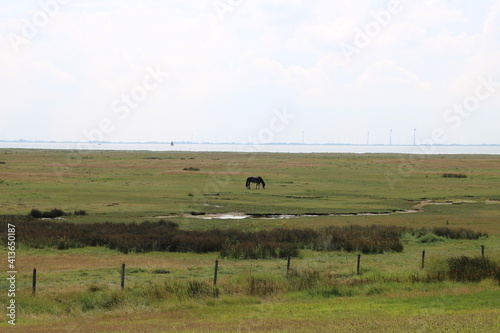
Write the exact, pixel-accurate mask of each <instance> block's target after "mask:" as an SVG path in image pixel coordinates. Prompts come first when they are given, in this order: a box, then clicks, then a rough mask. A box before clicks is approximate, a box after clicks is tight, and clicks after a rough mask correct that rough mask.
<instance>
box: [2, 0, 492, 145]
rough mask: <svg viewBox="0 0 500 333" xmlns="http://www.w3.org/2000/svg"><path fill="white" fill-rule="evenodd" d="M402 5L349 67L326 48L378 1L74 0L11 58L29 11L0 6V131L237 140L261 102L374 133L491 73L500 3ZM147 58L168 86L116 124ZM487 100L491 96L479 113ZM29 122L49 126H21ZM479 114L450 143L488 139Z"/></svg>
mask: <svg viewBox="0 0 500 333" xmlns="http://www.w3.org/2000/svg"><path fill="white" fill-rule="evenodd" d="M401 3H402V7H403V10H402V11H401V13H399V14H397V15H394V16H393V17H392V18H391V22H390V24H389V25H388V26H387V27H383V29H381V31H380V34H378V35H377V36H375V37H374V38H373V40H372V41H371V43H370V44H369V45H368V46H367V47H366V48H362V49H360V50H359V54H356V56H355V57H354V58H353V61H352V62H351V63H348V62H346V61H345V57H344V56H343V54H342V52H341V51H340V49H339V45H340V44H341V43H342V42H346V41H348V42H349V41H351V42H352V40H353V38H354V34H355V32H356V29H363V28H364V27H365V26H366V24H367V23H368V22H371V21H373V20H374V18H373V12H377V11H380V10H386V9H387V2H386V1H369V0H363V1H351V0H341V1H329V0H311V1H307V2H306V1H301V0H272V1H268V0H258V1H257V0H256V1H243V2H241V4H239V5H235V6H234V10H233V11H231V12H229V13H227V15H225V17H224V18H223V19H222V20H221V19H220V18H219V17H218V15H217V12H216V10H215V9H214V7H213V2H212V1H205V0H198V1H194V0H193V1H182V0H175V1H174V0H171V1H167V2H158V1H153V0H147V1H143V2H126V1H125V2H119V1H117V0H105V1H93V0H88V1H83V2H80V1H78V2H76V1H73V2H70V3H69V4H68V5H66V6H64V7H61V9H60V12H59V13H58V14H57V15H55V16H54V17H53V18H51V20H50V22H49V24H48V25H47V26H45V27H43V28H41V29H40V31H39V32H38V34H37V35H36V36H35V37H34V38H32V39H30V40H29V43H28V44H27V45H23V46H22V47H21V51H20V53H16V52H14V50H13V49H12V48H11V47H10V45H9V43H8V40H7V39H6V38H5V36H6V34H7V33H9V32H16V33H21V31H22V24H23V20H24V19H25V18H30V17H31V15H33V13H34V12H36V11H37V10H40V7H39V6H38V5H35V6H34V7H30V6H27V5H26V3H21V2H17V3H16V4H15V5H11V4H10V3H9V4H6V3H5V2H0V17H2V20H0V35H2V36H3V40H2V44H0V73H1V76H0V89H1V91H2V92H5V93H6V94H7V95H8V96H9V99H4V100H2V101H0V110H2V111H0V112H2V113H1V114H0V115H1V117H2V121H1V123H0V131H2V127H8V128H9V132H8V134H7V135H6V136H8V138H10V139H17V138H21V137H22V138H31V139H51V138H55V137H57V138H58V139H74V140H81V132H82V131H83V130H86V129H89V128H90V129H91V128H94V127H95V126H97V125H96V124H98V123H99V121H100V120H101V119H103V118H104V117H112V119H113V120H114V121H115V123H116V125H117V126H116V130H115V131H114V132H113V133H110V134H109V135H108V137H109V139H110V140H114V139H116V140H126V139H127V138H129V139H133V140H141V138H147V139H148V140H154V138H158V139H163V138H164V137H165V136H168V137H169V138H168V140H175V138H176V137H178V138H183V139H186V138H188V139H189V138H190V137H191V136H197V137H200V138H204V139H205V140H215V139H216V138H217V140H221V141H238V140H244V139H245V138H246V137H248V136H249V135H251V134H252V133H255V132H256V131H257V132H258V129H259V128H261V127H262V126H265V125H266V122H267V121H268V119H267V118H268V115H269V113H270V112H271V110H272V109H273V108H275V107H279V106H287V107H289V108H290V109H294V110H295V112H296V113H297V117H298V119H304V121H303V122H302V123H301V125H300V126H302V125H303V126H307V129H306V130H307V131H308V132H309V133H312V132H314V135H315V137H316V138H317V139H316V141H325V142H326V141H332V140H331V134H330V132H331V131H332V128H336V129H337V130H338V132H339V133H340V132H342V133H347V132H349V128H352V129H353V131H356V132H358V133H361V134H359V135H360V136H361V135H364V134H362V133H363V132H364V131H366V130H368V128H367V127H370V125H371V126H373V128H372V129H371V132H372V135H373V138H376V137H377V136H376V132H377V131H379V132H385V131H386V128H385V127H386V126H387V125H385V124H383V123H381V122H380V119H379V118H380V114H383V117H384V118H386V119H390V118H392V119H394V121H395V122H397V123H399V124H401V126H403V124H410V123H411V124H412V125H408V126H410V127H411V126H413V124H414V123H415V122H416V121H417V120H416V119H417V118H418V117H417V116H416V115H415V113H416V112H417V110H418V113H419V117H420V119H431V118H432V117H435V118H437V119H441V114H442V112H443V109H444V108H446V107H447V106H448V105H449V104H450V103H453V101H454V100H456V98H458V99H459V98H460V96H463V94H467V93H468V91H470V87H473V86H474V84H475V82H477V78H478V76H480V75H487V74H488V73H498V71H499V70H500V68H499V66H500V65H499V63H498V59H499V58H500V40H499V38H500V37H499V36H500V27H499V25H500V24H499V22H500V18H499V15H500V14H499V12H500V1H498V0H497V1H491V0H487V1H485V2H481V3H478V4H476V5H475V6H476V7H478V9H477V11H470V10H466V8H467V7H464V6H466V5H465V4H462V3H457V2H455V1H452V0H429V1H423V2H416V1H403V0H402V1H401ZM157 64H160V65H161V66H162V68H165V70H168V71H169V72H170V73H171V76H170V77H169V79H168V80H166V82H165V83H164V84H162V85H161V87H160V88H158V89H157V90H155V91H154V92H152V93H151V94H150V95H149V97H148V99H147V100H146V101H144V103H141V105H140V107H138V108H137V110H134V113H133V115H132V116H131V117H130V118H128V119H126V120H124V121H119V120H117V119H116V115H113V113H112V111H111V105H112V103H113V101H115V100H116V99H117V98H120V96H121V95H122V94H124V93H127V92H130V90H131V89H132V88H133V87H134V86H136V85H137V84H140V83H141V82H142V80H143V78H144V75H145V72H146V68H147V67H148V66H156V65H157ZM27 92H29V93H28V95H27ZM27 96H28V97H27ZM457 96H458V97H457ZM499 104H500V102H499V101H498V99H494V98H493V99H492V100H491V101H489V104H488V105H485V107H487V108H490V109H491V108H495V107H496V108H498V106H499ZM4 110H9V116H6V115H4V113H5V111H4ZM377 113H378V115H377ZM15 114H19V115H22V117H21V116H19V117H17V116H15ZM31 114H33V117H32V118H33V119H35V120H37V122H38V123H39V122H40V121H41V122H42V123H44V124H55V125H50V126H54V127H55V128H57V127H59V130H57V131H55V130H51V131H46V130H43V129H40V127H39V126H37V125H38V123H36V122H33V124H32V125H28V126H26V121H25V120H24V119H26V116H27V115H31ZM482 114H483V113H477V114H476V115H475V117H476V118H475V120H474V122H471V125H470V126H467V127H465V126H464V127H463V131H464V132H463V133H462V134H463V135H462V136H461V138H462V139H460V140H463V141H471V142H472V141H478V142H498V138H497V137H494V136H492V135H488V134H486V133H483V132H484V131H476V132H475V131H474V128H476V127H474V126H478V127H479V125H472V124H481V123H482V124H486V123H487V124H491V123H492V119H491V116H489V118H483V116H482ZM484 114H486V112H485V113H484ZM347 115H349V116H347ZM113 117H114V118H113ZM301 117H302V118H301ZM493 117H497V116H493ZM215 118H216V119H217V120H218V121H215V122H214V119H215ZM248 119H251V120H248ZM493 119H495V118H493ZM495 120H500V119H495ZM497 122H498V121H497ZM354 123H356V124H357V125H353V124H354ZM349 124H350V125H349ZM420 124H421V125H419V126H425V127H427V128H429V129H432V127H433V126H436V124H434V123H426V122H424V121H421V122H420ZM438 125H439V124H438ZM47 126H49V125H47ZM300 126H299V125H297V124H296V125H293V126H291V127H290V131H295V132H301V131H302V130H304V128H300ZM410 127H409V128H410ZM4 132H6V131H5V130H4ZM420 132H421V133H424V132H425V131H424V130H421V131H420ZM286 135H288V132H286V133H282V136H280V139H281V140H285V141H286ZM299 136H300V135H299ZM341 136H347V135H340V137H341ZM211 138H212V139H211ZM289 138H297V133H295V134H293V133H291V132H290V137H289ZM290 140H291V139H290ZM374 140H375V139H374ZM291 141H298V140H291Z"/></svg>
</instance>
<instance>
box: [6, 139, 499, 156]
mask: <svg viewBox="0 0 500 333" xmlns="http://www.w3.org/2000/svg"><path fill="white" fill-rule="evenodd" d="M1 148H13V149H62V150H80V149H86V150H96V151H98V150H130V151H132V150H143V151H144V150H145V151H188V152H242V153H253V152H265V153H354V154H364V153H394V154H454V155H456V154H467V155H469V154H485V155H500V145H478V146H473V145H449V146H446V145H435V146H424V145H417V146H397V145H334V144H211V143H203V144H199V143H174V145H173V146H172V145H171V144H170V143H89V142H88V143H74V142H68V143H64V142H28V141H22V142H20V141H16V142H6V141H0V149H1Z"/></svg>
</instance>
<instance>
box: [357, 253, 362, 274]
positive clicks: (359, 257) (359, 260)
mask: <svg viewBox="0 0 500 333" xmlns="http://www.w3.org/2000/svg"><path fill="white" fill-rule="evenodd" d="M360 264H361V254H358V266H357V269H356V272H357V274H358V275H359V268H360Z"/></svg>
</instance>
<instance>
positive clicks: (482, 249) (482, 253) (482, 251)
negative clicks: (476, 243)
mask: <svg viewBox="0 0 500 333" xmlns="http://www.w3.org/2000/svg"><path fill="white" fill-rule="evenodd" d="M481 257H483V258H484V245H481Z"/></svg>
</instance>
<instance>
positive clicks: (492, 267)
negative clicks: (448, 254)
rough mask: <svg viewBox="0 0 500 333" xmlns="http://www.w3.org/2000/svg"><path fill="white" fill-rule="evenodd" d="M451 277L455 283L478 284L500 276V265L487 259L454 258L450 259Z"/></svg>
mask: <svg viewBox="0 0 500 333" xmlns="http://www.w3.org/2000/svg"><path fill="white" fill-rule="evenodd" d="M448 266H449V273H448V274H449V277H450V279H452V280H455V281H466V282H478V281H481V280H483V279H486V278H490V277H495V276H496V275H497V274H498V269H499V267H498V265H497V263H496V262H494V261H492V260H491V259H489V258H486V257H472V258H471V257H467V256H460V257H452V258H449V259H448Z"/></svg>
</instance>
